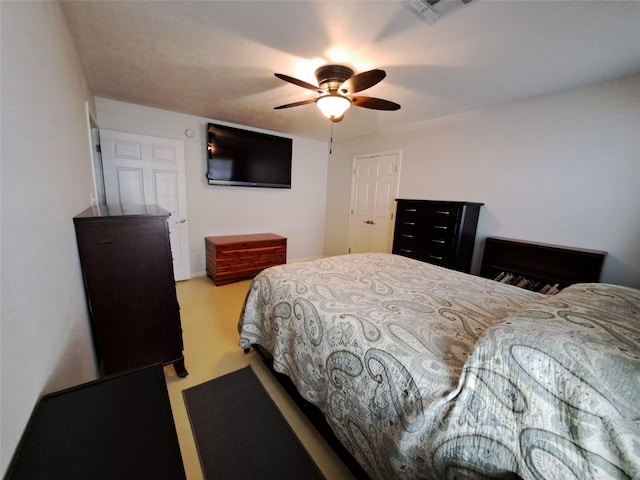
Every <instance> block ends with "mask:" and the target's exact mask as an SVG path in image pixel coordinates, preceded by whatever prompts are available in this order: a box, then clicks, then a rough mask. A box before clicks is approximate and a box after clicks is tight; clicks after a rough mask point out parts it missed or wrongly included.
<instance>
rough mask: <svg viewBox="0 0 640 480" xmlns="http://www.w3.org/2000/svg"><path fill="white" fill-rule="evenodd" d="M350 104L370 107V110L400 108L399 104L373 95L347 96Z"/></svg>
mask: <svg viewBox="0 0 640 480" xmlns="http://www.w3.org/2000/svg"><path fill="white" fill-rule="evenodd" d="M349 98H350V99H351V103H352V105H355V106H356V107H364V108H370V109H372V110H400V105H398V104H397V103H395V102H390V101H389V100H383V99H382V98H373V97H349Z"/></svg>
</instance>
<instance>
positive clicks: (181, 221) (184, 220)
mask: <svg viewBox="0 0 640 480" xmlns="http://www.w3.org/2000/svg"><path fill="white" fill-rule="evenodd" d="M186 221H187V219H186V218H181V219H180V220H178V221H177V222H176V225H177V224H179V223H184V222H186Z"/></svg>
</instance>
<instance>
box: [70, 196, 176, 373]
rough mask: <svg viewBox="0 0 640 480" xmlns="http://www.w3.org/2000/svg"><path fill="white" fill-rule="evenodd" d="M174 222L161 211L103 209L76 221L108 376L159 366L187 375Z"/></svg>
mask: <svg viewBox="0 0 640 480" xmlns="http://www.w3.org/2000/svg"><path fill="white" fill-rule="evenodd" d="M168 218H169V212H167V211H166V210H164V209H162V208H160V207H158V206H156V205H146V206H127V207H122V206H120V205H117V206H106V205H101V206H98V207H90V208H88V209H86V210H85V211H83V212H82V213H80V214H79V215H77V216H76V217H75V218H74V219H73V221H74V224H75V228H76V238H77V240H78V251H79V253H80V263H81V265H82V273H83V276H84V285H85V291H86V294H87V300H88V304H89V312H90V315H91V329H92V334H93V343H94V347H95V351H96V359H97V362H98V367H99V369H100V373H101V374H102V375H111V374H114V373H120V372H125V371H128V370H133V369H136V368H140V367H144V366H147V365H152V364H154V363H162V364H169V363H173V365H174V367H175V369H176V373H177V374H178V375H179V376H185V375H187V371H186V370H185V366H184V356H183V353H182V350H183V346H182V326H181V322H180V307H179V305H178V298H177V296H176V285H175V280H174V277H173V263H172V257H171V246H170V242H169V226H168V223H167V219H168Z"/></svg>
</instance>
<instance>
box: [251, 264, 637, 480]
mask: <svg viewBox="0 0 640 480" xmlns="http://www.w3.org/2000/svg"><path fill="white" fill-rule="evenodd" d="M639 310H640V292H639V291H637V290H633V289H625V288H623V287H614V286H606V285H600V284H585V285H577V286H573V287H570V288H567V289H565V290H563V291H562V292H561V293H560V294H558V295H556V296H554V297H545V296H544V295H540V294H537V293H532V292H528V291H526V290H522V289H518V288H516V287H512V286H510V285H503V284H501V283H498V282H494V281H491V280H487V279H483V278H479V277H474V276H471V275H467V274H464V273H460V272H455V271H452V270H448V269H444V268H441V267H437V266H434V265H430V264H426V263H422V262H418V261H415V260H412V259H409V258H405V257H399V256H395V255H389V254H361V255H348V256H337V257H329V258H325V259H321V260H317V261H313V262H303V263H297V264H296V263H294V264H288V265H283V266H279V267H273V268H270V269H268V270H266V271H264V272H262V273H261V274H260V275H258V276H257V277H256V278H255V279H254V281H253V283H252V286H251V288H250V291H249V293H248V296H247V300H246V303H245V306H244V309H243V313H242V316H241V319H240V324H239V330H240V345H241V347H242V348H247V347H249V346H250V345H252V344H260V345H262V346H263V347H265V348H266V349H267V350H269V351H270V352H271V353H272V354H273V357H274V369H275V370H276V371H278V372H281V373H284V374H286V375H288V376H289V377H290V378H291V379H292V381H293V383H294V384H295V385H296V387H297V389H298V391H299V392H300V394H301V395H302V396H303V397H304V398H305V399H307V400H308V401H310V402H311V403H313V404H315V405H316V406H318V407H319V408H320V409H321V410H322V411H323V413H324V414H325V416H326V417H327V420H328V422H329V424H330V425H331V427H332V429H333V430H334V432H335V433H336V436H337V437H338V438H339V439H340V441H341V442H342V443H343V444H344V445H345V447H347V449H348V450H349V451H350V452H351V453H352V454H353V455H354V457H355V458H356V459H357V460H358V461H359V462H360V464H361V465H362V466H363V468H365V470H367V472H368V473H369V474H370V476H371V477H373V478H384V479H388V478H432V479H441V478H453V477H454V476H457V478H483V476H485V477H486V476H489V477H495V476H499V475H501V474H504V473H506V472H515V473H517V474H518V475H520V476H521V477H523V478H525V479H528V478H558V479H563V480H564V479H570V478H576V479H581V480H582V479H588V478H593V479H600V478H640V468H639V461H638V458H640V439H639V434H640V431H639V428H640V426H639V422H640V407H639V405H640V402H639V401H638V399H639V398H640V373H639V372H640V313H639Z"/></svg>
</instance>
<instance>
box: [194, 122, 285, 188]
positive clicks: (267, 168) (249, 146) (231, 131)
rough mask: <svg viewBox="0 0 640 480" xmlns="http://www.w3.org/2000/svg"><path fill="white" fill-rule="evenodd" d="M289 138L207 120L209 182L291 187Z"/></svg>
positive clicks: (214, 183) (246, 185) (247, 185)
mask: <svg viewBox="0 0 640 480" xmlns="http://www.w3.org/2000/svg"><path fill="white" fill-rule="evenodd" d="M291 153H292V140H291V139H290V138H285V137H278V136H275V135H268V134H266V133H260V132H252V131H249V130H242V129H240V128H234V127H228V126H226V125H217V124H214V123H209V124H208V126H207V158H208V171H207V179H208V181H209V185H238V186H244V187H269V188H291Z"/></svg>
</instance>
